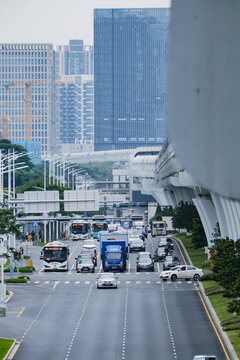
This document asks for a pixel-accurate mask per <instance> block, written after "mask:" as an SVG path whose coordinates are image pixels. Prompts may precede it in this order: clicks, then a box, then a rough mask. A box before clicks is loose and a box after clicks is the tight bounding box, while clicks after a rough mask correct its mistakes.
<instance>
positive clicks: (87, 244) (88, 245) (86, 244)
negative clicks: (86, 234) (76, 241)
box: [83, 240, 96, 250]
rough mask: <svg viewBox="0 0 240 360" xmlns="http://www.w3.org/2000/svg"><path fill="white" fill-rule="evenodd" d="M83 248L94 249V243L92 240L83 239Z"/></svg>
mask: <svg viewBox="0 0 240 360" xmlns="http://www.w3.org/2000/svg"><path fill="white" fill-rule="evenodd" d="M83 248H84V249H86V250H94V249H96V244H95V241H94V240H84V242H83Z"/></svg>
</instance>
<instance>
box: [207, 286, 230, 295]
mask: <svg viewBox="0 0 240 360" xmlns="http://www.w3.org/2000/svg"><path fill="white" fill-rule="evenodd" d="M224 291H225V289H224V287H222V286H221V285H217V286H212V287H210V288H208V289H206V290H205V293H206V295H207V296H209V295H213V294H220V293H224Z"/></svg>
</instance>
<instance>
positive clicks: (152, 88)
mask: <svg viewBox="0 0 240 360" xmlns="http://www.w3.org/2000/svg"><path fill="white" fill-rule="evenodd" d="M169 17H170V9H168V8H151V9H150V8H149V9H95V10H94V125H95V128H94V133H95V136H94V148H95V150H110V149H126V148H135V147H137V146H153V145H161V144H163V143H164V141H165V139H166V131H165V97H166V72H167V41H168V28H169Z"/></svg>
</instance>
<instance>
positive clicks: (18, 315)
mask: <svg viewBox="0 0 240 360" xmlns="http://www.w3.org/2000/svg"><path fill="white" fill-rule="evenodd" d="M25 309H26V308H25V306H24V307H23V308H22V309H21V310H20V311H19V313H18V314H17V318H20V316H21V315H22V313H23V312H24V310H25Z"/></svg>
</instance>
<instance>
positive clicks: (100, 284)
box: [97, 272, 118, 289]
mask: <svg viewBox="0 0 240 360" xmlns="http://www.w3.org/2000/svg"><path fill="white" fill-rule="evenodd" d="M117 278H118V277H117V276H116V275H115V274H114V273H112V272H108V273H101V274H99V276H98V277H97V288H98V289H100V288H115V289H116V288H117Z"/></svg>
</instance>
